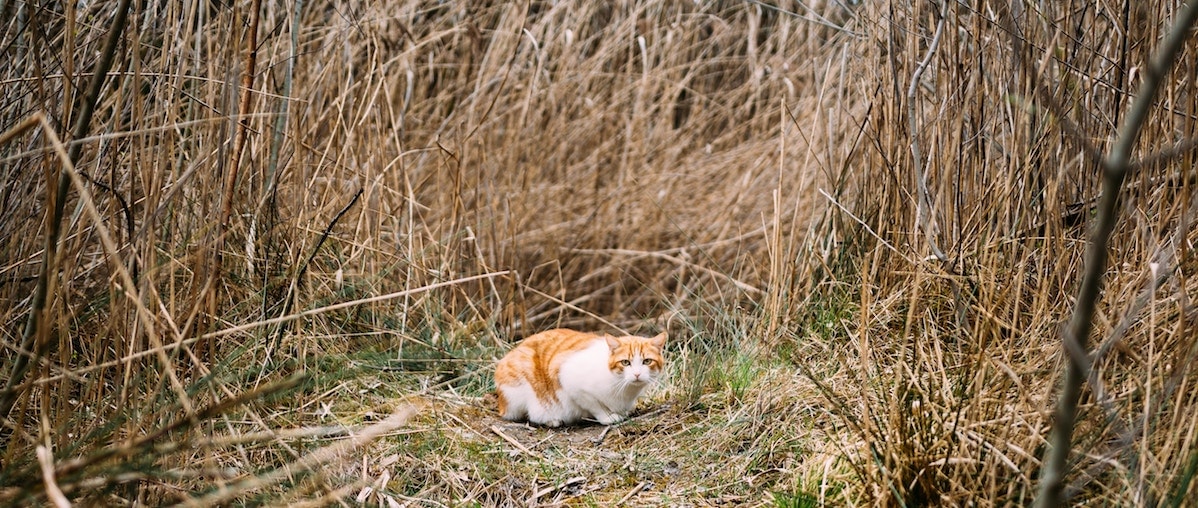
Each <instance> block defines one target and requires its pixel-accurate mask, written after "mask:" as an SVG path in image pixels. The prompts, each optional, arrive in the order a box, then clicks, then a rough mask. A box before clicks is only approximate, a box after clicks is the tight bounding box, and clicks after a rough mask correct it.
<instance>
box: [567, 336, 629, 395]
mask: <svg viewBox="0 0 1198 508" xmlns="http://www.w3.org/2000/svg"><path fill="white" fill-rule="evenodd" d="M610 357H611V349H609V348H608V347H607V343H606V342H604V341H603V340H596V341H595V342H593V343H592V344H591V345H590V346H587V348H586V349H581V350H579V351H577V352H575V353H574V354H572V355H570V357H569V358H567V359H566V360H565V361H564V362H562V366H561V370H560V371H559V373H558V379H559V381H560V382H561V385H562V389H563V390H566V391H576V390H585V391H597V390H610V389H611V388H612V387H613V386H614V385H615V383H616V376H615V375H613V374H612V372H611V369H610V368H608V364H607V362H608V359H609V358H610Z"/></svg>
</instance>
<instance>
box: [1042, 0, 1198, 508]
mask: <svg viewBox="0 0 1198 508" xmlns="http://www.w3.org/2000/svg"><path fill="white" fill-rule="evenodd" d="M1195 20H1198V0H1190V1H1189V2H1188V3H1187V4H1186V5H1185V6H1184V7H1183V8H1182V9H1181V10H1179V11H1178V13H1177V18H1176V19H1175V20H1174V22H1173V27H1172V28H1171V29H1170V31H1169V33H1168V35H1166V36H1165V39H1164V40H1163V41H1162V42H1161V47H1160V48H1159V49H1158V50H1157V52H1156V54H1154V55H1153V57H1152V59H1151V60H1150V61H1149V63H1148V66H1147V69H1146V72H1144V81H1143V82H1142V83H1141V85H1140V92H1139V94H1137V95H1136V98H1135V99H1134V101H1133V102H1132V104H1131V107H1130V109H1129V110H1128V115H1127V117H1126V118H1124V123H1123V124H1122V125H1120V127H1119V132H1118V136H1117V137H1116V138H1115V144H1114V146H1113V147H1112V148H1111V151H1110V153H1109V154H1107V157H1106V158H1105V159H1103V163H1102V170H1103V172H1102V174H1103V178H1102V198H1101V199H1100V200H1099V202H1098V218H1097V219H1096V224H1095V227H1094V232H1093V235H1092V236H1091V237H1090V242H1089V244H1088V245H1087V248H1086V261H1085V272H1084V274H1083V277H1082V284H1081V289H1080V290H1079V292H1078V297H1077V307H1076V308H1074V312H1073V317H1072V319H1070V321H1069V326H1068V329H1067V330H1066V331H1065V336H1064V337H1063V341H1064V347H1065V351H1066V354H1065V361H1066V370H1065V381H1064V384H1063V386H1062V387H1061V394H1060V397H1059V398H1058V400H1057V402H1058V403H1057V410H1056V415H1055V421H1054V423H1053V427H1052V435H1051V436H1050V438H1049V449H1048V455H1047V457H1046V458H1045V460H1044V469H1043V475H1042V477H1041V485H1040V494H1039V495H1038V496H1037V498H1036V506H1038V507H1041V508H1050V507H1055V506H1060V505H1061V504H1062V503H1063V502H1064V499H1062V497H1061V494H1062V490H1063V487H1064V479H1065V473H1066V470H1067V467H1068V466H1067V463H1068V458H1069V451H1070V449H1071V447H1072V439H1073V427H1074V425H1075V423H1076V419H1077V405H1078V400H1079V398H1080V396H1081V387H1082V385H1083V384H1084V383H1085V381H1086V378H1087V377H1088V374H1089V370H1090V368H1091V364H1090V360H1089V358H1088V355H1087V343H1088V342H1089V337H1090V329H1091V328H1092V327H1093V321H1094V312H1095V308H1096V307H1097V303H1098V298H1099V296H1101V292H1102V275H1103V273H1105V272H1106V264H1107V244H1108V242H1109V240H1110V237H1111V232H1112V231H1113V230H1114V228H1115V223H1116V222H1117V220H1118V218H1119V210H1118V208H1117V206H1116V205H1117V204H1118V199H1119V191H1120V189H1121V188H1122V186H1123V179H1124V177H1125V176H1126V175H1127V172H1128V168H1129V167H1130V162H1131V151H1132V148H1133V147H1135V144H1136V140H1137V139H1138V138H1139V135H1140V130H1141V128H1142V127H1143V126H1144V122H1145V120H1147V118H1148V114H1149V113H1150V112H1151V110H1152V105H1153V102H1154V101H1155V99H1156V93H1157V90H1158V88H1159V87H1160V84H1161V81H1162V79H1163V78H1164V77H1165V75H1166V74H1168V72H1169V69H1170V68H1171V67H1172V66H1173V63H1174V61H1175V60H1176V59H1177V55H1178V53H1179V52H1180V51H1181V47H1182V44H1183V43H1184V42H1185V40H1186V37H1187V36H1188V35H1189V31H1190V27H1191V26H1193V25H1194V22H1195Z"/></svg>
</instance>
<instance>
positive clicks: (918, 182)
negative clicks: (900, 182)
mask: <svg viewBox="0 0 1198 508" xmlns="http://www.w3.org/2000/svg"><path fill="white" fill-rule="evenodd" d="M948 4H949V0H944V1H943V2H941V7H940V19H939V20H938V21H936V32H935V34H933V35H932V42H931V43H930V44H928V52H927V53H926V54H924V56H923V60H920V62H919V65H918V66H916V67H915V73H914V74H912V76H911V86H909V87H908V88H907V125H908V128H909V129H910V131H911V132H910V136H911V160H912V162H913V165H914V167H915V188H916V191H917V195H918V198H917V199H918V200H919V202H918V203H916V205H915V218H916V220H917V221H918V222H919V227H920V228H921V229H923V235H924V238H926V239H927V241H928V246H929V247H931V249H932V254H933V255H935V256H936V259H939V260H940V261H943V262H948V256H945V255H944V251H942V250H940V246H938V245H937V244H936V233H935V232H934V231H933V230H932V228H933V227H934V224H933V223H932V216H933V215H934V214H935V211H934V208H933V207H932V198H931V196H929V195H928V175H927V173H926V172H925V169H926V168H924V161H923V154H922V153H921V152H920V150H919V120H918V118H917V117H916V115H915V91H916V90H918V89H919V80H920V78H921V77H922V76H923V73H924V70H926V69H927V68H928V64H930V63H931V62H932V57H934V56H935V55H936V50H937V48H939V47H940V37H941V36H942V35H944V23H945V19H947V18H948Z"/></svg>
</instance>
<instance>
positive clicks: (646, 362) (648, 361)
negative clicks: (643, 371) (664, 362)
mask: <svg viewBox="0 0 1198 508" xmlns="http://www.w3.org/2000/svg"><path fill="white" fill-rule="evenodd" d="M641 363H644V364H645V365H653V359H652V358H645V361H643V362H641Z"/></svg>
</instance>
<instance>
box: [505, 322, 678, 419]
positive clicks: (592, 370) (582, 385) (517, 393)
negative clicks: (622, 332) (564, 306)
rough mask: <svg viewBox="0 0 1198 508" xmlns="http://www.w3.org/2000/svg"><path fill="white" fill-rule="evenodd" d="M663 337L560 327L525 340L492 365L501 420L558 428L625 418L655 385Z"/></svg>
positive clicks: (663, 335)
mask: <svg viewBox="0 0 1198 508" xmlns="http://www.w3.org/2000/svg"><path fill="white" fill-rule="evenodd" d="M665 344H666V334H665V333H664V332H663V333H661V334H659V335H657V336H656V337H653V338H646V337H636V336H626V337H611V336H605V335H595V334H590V333H583V332H578V331H574V330H568V329H564V328H559V329H556V330H549V331H545V332H541V333H538V334H535V335H533V336H531V337H528V338H526V339H524V340H523V341H522V342H520V345H519V346H517V347H516V348H515V349H513V350H511V351H509V352H508V353H507V355H505V356H504V357H503V359H501V360H499V364H498V365H496V366H495V387H496V393H497V395H498V396H499V414H500V416H502V417H503V418H504V419H505V420H510V421H523V420H527V421H528V422H530V423H534V424H537V425H545V426H549V427H560V426H562V425H569V424H573V423H577V422H579V421H581V420H583V419H593V420H595V421H597V422H599V423H601V424H603V425H611V424H613V423H616V422H619V421H621V420H623V419H625V418H627V417H628V414H629V413H631V412H632V410H633V409H634V408H635V407H636V398H637V397H638V396H639V395H640V394H641V391H643V390H644V389H645V388H646V387H648V386H649V385H651V384H653V383H655V382H657V378H658V376H660V375H661V369H662V367H664V364H663V361H664V359H663V357H662V348H663V347H664V346H665Z"/></svg>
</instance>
